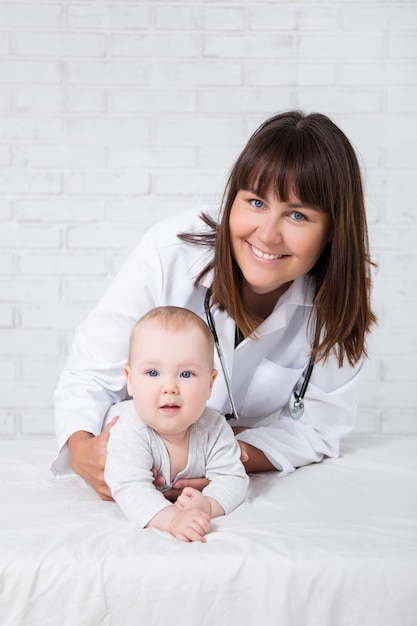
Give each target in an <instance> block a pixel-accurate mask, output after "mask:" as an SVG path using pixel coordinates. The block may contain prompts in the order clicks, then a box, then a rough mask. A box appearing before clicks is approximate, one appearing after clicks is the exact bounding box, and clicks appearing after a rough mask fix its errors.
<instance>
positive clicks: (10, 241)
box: [0, 224, 61, 251]
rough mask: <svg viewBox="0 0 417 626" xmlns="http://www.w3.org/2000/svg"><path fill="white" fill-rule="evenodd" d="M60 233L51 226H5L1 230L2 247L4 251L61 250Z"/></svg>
mask: <svg viewBox="0 0 417 626" xmlns="http://www.w3.org/2000/svg"><path fill="white" fill-rule="evenodd" d="M60 245H61V234H60V232H59V231H58V230H57V229H56V228H54V227H51V226H44V225H37V224H36V225H35V226H27V225H17V224H4V225H2V227H1V228H0V247H1V248H2V249H3V250H6V249H9V250H15V251H16V250H17V251H20V250H22V249H23V250H30V249H43V248H59V247H60Z"/></svg>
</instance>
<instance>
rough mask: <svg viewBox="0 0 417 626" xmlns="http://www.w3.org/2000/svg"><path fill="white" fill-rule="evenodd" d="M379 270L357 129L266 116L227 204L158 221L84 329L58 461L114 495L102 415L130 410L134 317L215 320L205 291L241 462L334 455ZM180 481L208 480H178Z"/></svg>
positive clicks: (284, 468)
mask: <svg viewBox="0 0 417 626" xmlns="http://www.w3.org/2000/svg"><path fill="white" fill-rule="evenodd" d="M178 234H179V235H178ZM369 274H370V259H369V253H368V241H367V228H366V216H365V208H364V199H363V190H362V183H361V175H360V169H359V165H358V162H357V158H356V156H355V153H354V150H353V148H352V146H351V144H350V143H349V141H348V139H347V138H346V136H345V135H344V134H343V133H342V131H341V130H340V129H339V128H338V127H337V126H336V125H335V124H334V123H333V122H332V121H331V120H330V119H329V118H327V117H326V116H324V115H321V114H311V115H304V114H302V113H300V112H298V111H292V112H287V113H282V114H279V115H276V116H274V117H272V118H271V119H269V120H267V121H266V122H265V123H264V124H262V125H261V127H260V128H259V129H258V130H257V131H256V132H255V133H254V135H253V136H252V137H251V138H250V140H249V142H248V144H247V145H246V147H245V148H244V150H243V152H242V154H241V155H240V157H239V158H238V160H237V162H236V164H235V166H234V167H233V169H232V172H231V174H230V177H229V181H228V185H227V188H226V192H225V196H224V201H223V207H222V210H221V213H220V216H217V212H211V213H207V214H204V215H203V216H199V215H198V214H197V213H196V212H195V211H191V212H187V213H185V214H182V215H179V216H174V217H173V218H171V219H170V220H167V221H165V222H163V223H161V224H157V225H156V226H154V227H153V228H151V229H150V231H148V233H147V234H146V235H145V236H144V237H143V239H142V241H141V242H140V244H139V245H138V246H137V248H136V249H135V250H134V251H133V252H132V254H131V255H130V257H129V258H128V260H127V261H126V263H125V264H124V266H123V267H122V269H121V271H120V272H119V274H118V275H117V276H116V278H115V279H114V281H113V283H112V284H111V285H110V287H109V289H108V290H107V292H106V293H105V295H104V297H103V298H102V300H101V301H100V302H99V304H98V305H97V307H96V308H95V309H94V310H93V312H92V313H91V314H90V315H89V317H88V318H87V319H86V321H85V322H84V323H83V324H82V325H81V326H80V327H79V328H78V330H77V332H76V335H75V340H74V345H73V348H72V351H71V354H70V357H69V359H68V363H67V366H66V368H65V370H64V372H63V374H62V376H61V379H60V382H59V386H58V389H57V391H56V426H57V438H58V443H59V446H60V452H59V455H58V457H57V458H56V459H55V461H54V463H53V467H52V469H53V471H54V472H55V473H56V474H57V475H65V474H67V473H69V472H70V471H71V468H72V470H73V471H75V472H76V473H77V474H79V475H80V476H82V477H83V478H84V479H85V480H86V481H87V482H88V483H89V484H90V485H91V486H92V487H93V488H94V489H95V490H96V491H97V492H98V493H99V494H100V496H101V497H102V498H103V499H107V498H110V497H111V495H110V492H109V490H108V488H107V485H106V484H105V483H104V479H103V467H104V462H105V458H106V446H107V440H108V437H109V429H110V428H111V426H112V425H113V423H114V420H110V422H109V423H108V424H107V426H105V427H104V429H103V420H104V418H105V415H106V413H107V414H108V419H110V418H111V416H113V415H117V414H118V413H119V412H120V411H121V410H123V405H122V406H116V407H113V409H112V410H111V411H110V412H109V413H108V410H109V408H110V407H111V406H112V405H114V404H115V403H118V402H120V401H122V400H124V399H126V387H125V383H124V377H123V367H124V365H125V362H126V358H127V352H128V340H129V332H130V328H131V327H132V326H133V324H134V323H135V321H136V320H137V319H138V317H140V316H141V315H143V314H144V313H145V312H146V311H147V310H149V309H151V308H153V307H155V306H162V305H167V304H171V305H176V306H182V307H185V308H189V309H191V310H192V311H194V312H195V313H197V314H198V315H200V316H201V317H204V316H205V305H204V301H205V300H206V308H207V309H208V310H209V311H210V314H211V319H212V321H213V323H214V326H215V329H216V332H217V335H218V338H219V343H220V346H221V350H222V352H223V354H224V361H225V369H226V370H227V371H228V376H227V373H226V376H225V375H223V376H222V375H220V376H218V378H217V380H216V383H215V386H214V389H213V393H212V397H211V400H210V402H209V406H211V407H213V408H215V409H217V410H219V411H221V412H224V413H226V412H229V411H230V402H231V400H230V398H229V395H228V392H227V382H226V379H227V377H229V378H230V386H231V390H232V397H233V400H234V402H233V404H234V405H235V407H236V409H237V413H238V415H239V422H233V426H234V427H235V432H236V436H237V439H238V441H239V444H240V446H241V449H242V460H243V461H244V463H245V467H246V470H247V471H248V472H256V471H273V470H278V471H279V472H280V473H281V474H286V473H288V472H291V471H293V470H294V469H295V468H296V467H300V466H302V465H306V464H309V463H312V462H318V461H320V460H322V459H323V458H324V457H325V456H330V457H335V456H337V455H338V453H339V442H340V438H341V437H342V436H343V435H345V434H346V433H348V432H349V431H350V430H351V429H352V428H353V425H354V421H355V413H356V405H357V392H358V382H359V377H360V372H361V369H362V364H363V360H364V357H365V356H366V335H367V333H368V332H369V329H370V327H371V325H372V323H373V322H374V321H375V317H374V315H373V313H372V310H371V306H370V276H369ZM313 361H314V368H313V371H312V373H311V378H310V381H309V382H308V386H307V390H306V391H305V396H304V399H303V403H304V405H305V409H304V414H303V416H302V417H301V419H293V418H292V417H291V411H290V407H289V405H288V401H289V398H290V396H291V394H292V392H293V390H296V391H297V392H299V391H300V389H301V388H302V384H303V381H304V380H305V379H306V377H307V370H308V366H309V363H310V364H311V363H312V362H313ZM217 367H218V369H219V370H220V371H221V367H220V366H219V364H217ZM303 394H304V390H303V393H302V394H301V395H303ZM296 417H300V415H299V414H298V415H296ZM115 419H117V418H115ZM231 423H232V422H231ZM102 429H103V430H102ZM185 484H188V485H191V486H194V487H200V488H202V487H203V486H204V484H205V481H204V479H198V478H196V479H195V480H194V481H193V482H187V483H181V484H178V485H177V487H178V488H180V489H181V488H183V487H184V486H185Z"/></svg>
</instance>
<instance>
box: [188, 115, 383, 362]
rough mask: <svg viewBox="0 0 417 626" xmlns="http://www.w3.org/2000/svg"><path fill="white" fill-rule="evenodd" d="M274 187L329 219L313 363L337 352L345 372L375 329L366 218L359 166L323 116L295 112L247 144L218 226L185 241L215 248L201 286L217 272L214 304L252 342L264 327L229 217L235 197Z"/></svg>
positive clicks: (317, 279) (317, 285)
mask: <svg viewBox="0 0 417 626" xmlns="http://www.w3.org/2000/svg"><path fill="white" fill-rule="evenodd" d="M271 186H272V188H273V191H274V193H275V195H276V197H277V198H279V199H280V200H281V201H283V202H285V201H287V199H288V195H289V192H290V190H292V191H293V192H294V193H295V195H296V196H297V197H298V198H299V199H300V201H301V202H303V203H306V204H311V205H312V206H316V207H319V208H320V209H321V210H322V211H324V212H325V213H328V214H329V215H330V225H331V226H330V228H331V234H330V241H329V242H328V243H327V245H326V246H325V248H324V250H323V252H322V254H321V256H320V258H319V259H318V261H317V263H316V264H315V266H314V267H313V268H312V270H311V271H310V272H309V277H310V279H311V280H312V281H313V284H314V290H315V295H314V300H313V305H314V308H313V310H314V313H315V323H316V330H315V332H314V339H315V345H313V342H312V350H311V353H312V355H314V356H315V358H316V359H324V360H326V359H327V358H328V356H329V355H330V353H331V352H332V351H334V352H335V353H336V356H337V358H338V362H339V366H342V364H343V361H344V359H345V357H346V358H347V360H348V362H349V363H350V364H351V365H354V364H355V363H356V362H357V361H359V359H360V358H361V357H362V356H363V355H366V343H365V341H366V335H367V333H368V332H369V329H370V327H371V325H372V324H373V323H374V322H375V321H376V318H375V315H374V314H373V312H372V309H371V303H370V285H371V281H370V266H371V265H372V263H371V260H370V256H369V245H368V233H367V225H366V213H365V206H364V197H363V188H362V180H361V173H360V167H359V163H358V160H357V157H356V154H355V151H354V149H353V147H352V145H351V144H350V142H349V140H348V138H347V137H346V135H345V134H344V133H343V132H342V131H341V130H340V129H339V128H338V127H337V126H336V125H335V124H334V123H333V122H332V121H331V120H330V119H329V118H328V117H327V116H325V115H323V114H320V113H311V114H309V115H305V114H304V113H302V112H300V111H289V112H286V113H281V114H278V115H275V116H274V117H271V118H270V119H268V120H267V121H266V122H264V123H263V124H262V125H261V126H260V127H259V128H258V129H257V130H256V131H255V133H254V134H253V135H252V137H251V138H250V139H249V141H248V143H247V145H246V147H245V148H244V150H243V152H242V153H241V155H240V156H239V158H238V159H237V161H236V163H235V165H234V166H233V168H232V171H231V173H230V176H229V179H228V183H227V186H226V190H225V193H224V197H223V206H222V216H221V219H220V222H219V223H218V224H217V223H215V222H213V220H212V219H210V217H209V216H207V215H205V214H203V215H202V216H201V217H202V219H203V221H204V222H205V223H206V224H207V225H208V226H209V227H210V229H211V231H209V232H208V233H206V235H204V234H203V233H197V234H190V233H189V234H184V233H182V234H180V235H179V237H180V238H181V239H182V240H184V241H188V242H193V243H200V244H205V245H209V246H213V247H214V255H213V259H212V261H211V262H210V263H209V264H208V265H207V266H206V267H205V268H204V270H203V271H202V272H201V274H200V275H199V276H198V277H197V279H196V283H198V282H199V281H200V280H201V278H202V277H203V276H204V275H205V274H207V273H208V272H209V271H210V270H213V284H212V299H211V302H212V303H213V304H216V305H217V306H218V307H219V308H220V309H221V310H223V311H226V312H227V313H228V314H229V316H230V317H232V318H233V319H234V320H235V322H236V325H237V326H238V328H239V329H240V330H241V332H242V333H243V334H244V335H245V336H248V335H250V334H251V333H253V332H255V331H256V328H257V327H258V326H259V323H260V321H261V320H259V318H256V317H254V315H253V314H251V313H249V312H248V311H247V310H246V309H245V305H244V302H243V284H244V278H243V275H242V272H241V270H240V268H239V266H238V265H237V264H236V262H235V260H234V258H233V255H232V247H231V242H230V229H229V216H230V211H231V208H232V204H233V202H234V200H235V197H236V194H237V192H238V191H239V190H241V189H254V190H256V193H257V194H259V195H260V196H261V197H263V196H265V194H266V192H267V191H268V190H269V189H270V187H271Z"/></svg>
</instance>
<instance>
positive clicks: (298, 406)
mask: <svg viewBox="0 0 417 626" xmlns="http://www.w3.org/2000/svg"><path fill="white" fill-rule="evenodd" d="M210 297H211V289H207V291H206V295H205V298H204V311H205V314H206V319H207V325H208V327H209V328H210V331H211V334H212V335H213V339H214V345H215V347H216V352H217V355H218V357H219V361H220V365H221V368H222V372H223V378H224V381H225V383H226V388H227V395H228V396H229V402H230V406H231V409H232V412H231V413H227V414H226V416H225V417H226V419H227V420H229V419H234V420H236V421H239V414H238V412H237V408H236V405H235V401H234V398H233V393H232V384H231V381H230V376H229V373H228V370H227V365H226V361H225V360H224V357H223V352H222V349H221V346H220V342H219V337H218V335H217V331H216V327H215V324H214V320H213V316H212V314H211V311H210ZM314 347H316V342H315V343H314ZM313 368H314V356H311V357H310V360H309V362H308V365H307V369H306V373H305V376H304V381H303V384H302V385H301V388H300V390H299V391H298V390H297V389H294V390H293V391H292V392H291V395H290V399H289V401H288V410H289V413H290V416H291V417H292V419H294V420H299V419H300V418H301V417H302V416H303V415H304V396H305V394H306V391H307V387H308V384H309V382H310V378H311V375H312V373H313Z"/></svg>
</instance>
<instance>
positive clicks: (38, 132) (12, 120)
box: [0, 116, 62, 141]
mask: <svg viewBox="0 0 417 626" xmlns="http://www.w3.org/2000/svg"><path fill="white" fill-rule="evenodd" d="M61 129H62V126H61V120H60V119H59V118H57V117H52V116H50V117H48V118H46V117H7V118H6V117H0V140H3V141H4V140H6V141H7V140H13V141H15V140H20V139H21V140H31V139H33V140H35V139H36V140H41V141H48V140H50V139H60V138H61Z"/></svg>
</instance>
